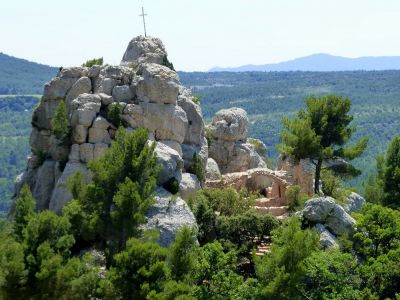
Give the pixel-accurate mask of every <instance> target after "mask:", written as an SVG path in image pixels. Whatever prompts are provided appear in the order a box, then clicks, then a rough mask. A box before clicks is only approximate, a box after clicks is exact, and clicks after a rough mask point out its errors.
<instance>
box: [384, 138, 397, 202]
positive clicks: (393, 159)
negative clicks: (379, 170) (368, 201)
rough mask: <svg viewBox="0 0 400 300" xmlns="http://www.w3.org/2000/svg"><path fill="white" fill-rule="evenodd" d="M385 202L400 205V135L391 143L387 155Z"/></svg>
mask: <svg viewBox="0 0 400 300" xmlns="http://www.w3.org/2000/svg"><path fill="white" fill-rule="evenodd" d="M383 190H384V198H383V204H385V205H387V206H391V207H394V208H399V207H400V137H399V136H396V137H395V138H394V139H393V140H392V142H391V143H390V145H389V147H388V149H387V152H386V157H385V168H384V175H383Z"/></svg>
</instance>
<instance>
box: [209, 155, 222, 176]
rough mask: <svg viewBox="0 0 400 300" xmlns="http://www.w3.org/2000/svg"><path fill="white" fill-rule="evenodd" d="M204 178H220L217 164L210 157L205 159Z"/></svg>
mask: <svg viewBox="0 0 400 300" xmlns="http://www.w3.org/2000/svg"><path fill="white" fill-rule="evenodd" d="M206 178H207V179H208V180H219V179H220V178H221V172H220V171H219V167H218V164H217V162H216V161H215V160H213V159H212V158H209V159H207V167H206Z"/></svg>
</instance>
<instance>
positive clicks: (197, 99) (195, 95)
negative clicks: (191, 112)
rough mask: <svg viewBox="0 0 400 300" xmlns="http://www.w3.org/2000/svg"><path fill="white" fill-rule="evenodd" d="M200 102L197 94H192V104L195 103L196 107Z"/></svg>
mask: <svg viewBox="0 0 400 300" xmlns="http://www.w3.org/2000/svg"><path fill="white" fill-rule="evenodd" d="M200 100H201V97H200V95H199V94H193V97H192V101H193V102H194V103H196V104H197V105H200Z"/></svg>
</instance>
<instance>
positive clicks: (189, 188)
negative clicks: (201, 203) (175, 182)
mask: <svg viewBox="0 0 400 300" xmlns="http://www.w3.org/2000/svg"><path fill="white" fill-rule="evenodd" d="M200 189H201V185H200V181H199V180H198V179H197V176H196V175H194V174H190V173H183V174H182V179H181V182H180V183H179V195H180V196H181V197H182V198H183V199H184V200H189V199H190V198H191V197H193V196H195V195H196V193H197V192H198V191H199V190H200Z"/></svg>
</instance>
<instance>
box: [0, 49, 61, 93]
mask: <svg viewBox="0 0 400 300" xmlns="http://www.w3.org/2000/svg"><path fill="white" fill-rule="evenodd" d="M56 72H57V68H54V67H49V66H46V65H41V64H37V63H33V62H30V61H27V60H24V59H20V58H15V57H12V56H8V55H6V54H3V53H0V95H2V94H41V93H42V91H43V84H44V82H46V81H48V80H49V79H50V78H51V77H53V76H54V75H55V74H56Z"/></svg>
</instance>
